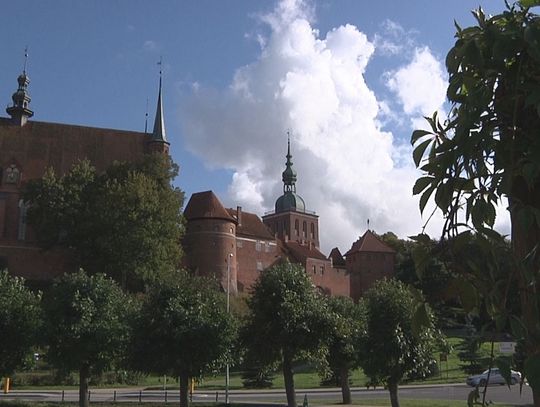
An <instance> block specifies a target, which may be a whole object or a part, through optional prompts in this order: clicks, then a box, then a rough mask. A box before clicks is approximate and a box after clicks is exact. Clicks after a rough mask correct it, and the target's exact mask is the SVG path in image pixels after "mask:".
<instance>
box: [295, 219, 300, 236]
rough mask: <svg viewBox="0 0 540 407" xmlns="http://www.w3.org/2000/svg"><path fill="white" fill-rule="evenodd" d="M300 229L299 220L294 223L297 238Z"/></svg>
mask: <svg viewBox="0 0 540 407" xmlns="http://www.w3.org/2000/svg"><path fill="white" fill-rule="evenodd" d="M298 229H300V223H299V222H298V219H296V220H295V221H294V233H295V234H296V236H298Z"/></svg>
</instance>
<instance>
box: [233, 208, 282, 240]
mask: <svg viewBox="0 0 540 407" xmlns="http://www.w3.org/2000/svg"><path fill="white" fill-rule="evenodd" d="M227 212H228V213H229V215H230V216H231V217H233V218H234V219H235V220H236V221H237V222H238V219H237V218H236V217H237V213H238V212H237V210H236V209H232V208H227ZM236 235H237V236H245V237H255V238H260V239H265V240H273V239H274V236H273V235H272V233H270V230H269V229H268V227H267V226H266V225H265V224H264V223H263V221H262V220H261V218H259V217H258V216H257V215H255V214H254V213H250V212H244V211H242V222H241V223H238V226H236Z"/></svg>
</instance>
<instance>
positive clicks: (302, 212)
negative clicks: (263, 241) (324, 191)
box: [263, 136, 319, 248]
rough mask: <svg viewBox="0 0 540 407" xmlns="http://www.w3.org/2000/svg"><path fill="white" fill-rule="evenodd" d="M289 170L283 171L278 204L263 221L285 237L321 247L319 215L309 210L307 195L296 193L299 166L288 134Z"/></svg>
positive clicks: (280, 236)
mask: <svg viewBox="0 0 540 407" xmlns="http://www.w3.org/2000/svg"><path fill="white" fill-rule="evenodd" d="M285 158H286V159H287V161H286V162H285V170H284V171H283V173H282V174H281V179H282V181H283V195H281V196H280V197H279V198H278V199H277V200H276V204H275V210H274V212H270V213H268V214H266V215H264V216H263V222H264V223H265V225H266V226H268V227H269V228H270V229H271V230H272V232H273V233H274V235H275V236H277V237H278V238H279V239H281V240H283V241H289V240H291V241H295V242H298V243H301V244H307V245H311V244H312V245H314V246H315V247H317V248H318V247H319V217H318V216H317V215H316V214H315V212H312V211H308V210H306V203H305V202H304V199H303V198H302V197H301V196H300V195H298V194H297V193H296V180H297V178H298V177H297V174H296V170H295V169H294V168H293V162H292V155H291V140H290V137H289V136H288V137H287V155H286V156H285Z"/></svg>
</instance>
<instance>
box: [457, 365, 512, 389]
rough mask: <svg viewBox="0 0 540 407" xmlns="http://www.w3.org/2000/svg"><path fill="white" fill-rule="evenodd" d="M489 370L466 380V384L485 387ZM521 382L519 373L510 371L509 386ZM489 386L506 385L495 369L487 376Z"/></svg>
mask: <svg viewBox="0 0 540 407" xmlns="http://www.w3.org/2000/svg"><path fill="white" fill-rule="evenodd" d="M488 373H489V369H488V370H486V371H485V372H483V373H482V374H479V375H475V376H471V377H468V378H467V384H468V385H469V386H472V387H476V386H480V387H482V386H485V385H486V382H487V380H488ZM520 381H521V373H519V372H516V371H515V370H511V371H510V384H517V383H519V382H520ZM489 384H506V381H505V380H504V377H502V375H501V372H500V371H499V369H497V368H493V369H491V374H490V375H489Z"/></svg>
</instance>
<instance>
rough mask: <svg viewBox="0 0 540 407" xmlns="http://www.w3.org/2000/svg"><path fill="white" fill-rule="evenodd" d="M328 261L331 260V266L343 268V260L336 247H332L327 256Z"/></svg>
mask: <svg viewBox="0 0 540 407" xmlns="http://www.w3.org/2000/svg"><path fill="white" fill-rule="evenodd" d="M328 258H329V259H332V264H333V265H334V266H336V267H345V259H344V258H343V256H342V255H341V252H340V251H339V249H338V248H337V247H334V248H333V249H332V251H331V252H330V254H329V255H328Z"/></svg>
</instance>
